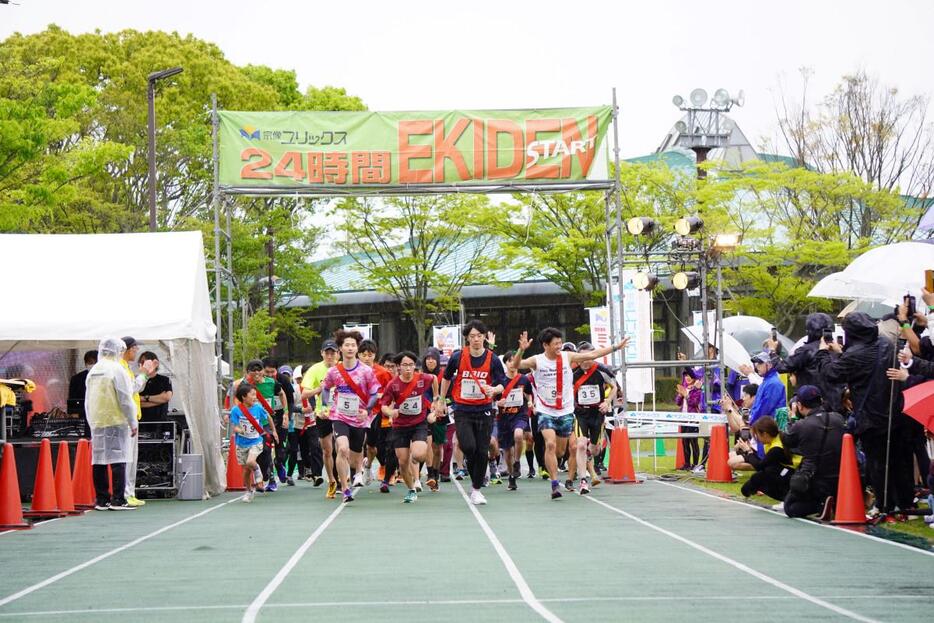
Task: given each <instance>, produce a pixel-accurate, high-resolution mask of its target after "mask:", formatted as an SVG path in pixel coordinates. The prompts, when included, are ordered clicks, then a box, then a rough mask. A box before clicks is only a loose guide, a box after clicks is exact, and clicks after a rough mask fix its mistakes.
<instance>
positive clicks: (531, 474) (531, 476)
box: [526, 469, 535, 478]
mask: <svg viewBox="0 0 934 623" xmlns="http://www.w3.org/2000/svg"><path fill="white" fill-rule="evenodd" d="M526 478H535V470H534V469H530V470H529V475H528V476H526Z"/></svg>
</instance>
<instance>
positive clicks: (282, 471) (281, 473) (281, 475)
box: [276, 466, 286, 484]
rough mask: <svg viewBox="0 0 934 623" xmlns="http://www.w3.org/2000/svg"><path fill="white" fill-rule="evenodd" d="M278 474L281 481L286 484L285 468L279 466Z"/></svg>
mask: <svg viewBox="0 0 934 623" xmlns="http://www.w3.org/2000/svg"><path fill="white" fill-rule="evenodd" d="M276 475H277V476H278V477H279V482H281V483H282V484H285V481H286V475H285V468H284V467H281V466H280V467H277V468H276Z"/></svg>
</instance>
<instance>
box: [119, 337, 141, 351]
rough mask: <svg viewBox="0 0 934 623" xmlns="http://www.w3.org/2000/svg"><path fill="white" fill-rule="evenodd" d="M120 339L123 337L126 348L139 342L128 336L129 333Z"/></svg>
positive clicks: (128, 348)
mask: <svg viewBox="0 0 934 623" xmlns="http://www.w3.org/2000/svg"><path fill="white" fill-rule="evenodd" d="M122 339H123V343H124V344H126V349H127V350H130V349H131V348H133V347H134V346H137V345H138V344H139V342H137V341H136V338H134V337H130V336H129V335H128V336H126V337H124V338H122Z"/></svg>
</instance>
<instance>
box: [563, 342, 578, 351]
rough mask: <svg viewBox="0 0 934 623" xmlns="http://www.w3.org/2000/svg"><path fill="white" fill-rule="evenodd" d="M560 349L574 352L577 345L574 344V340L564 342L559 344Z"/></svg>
mask: <svg viewBox="0 0 934 623" xmlns="http://www.w3.org/2000/svg"><path fill="white" fill-rule="evenodd" d="M561 350H562V351H569V352H572V353H576V352H577V346H575V345H574V342H565V343H564V344H562V345H561Z"/></svg>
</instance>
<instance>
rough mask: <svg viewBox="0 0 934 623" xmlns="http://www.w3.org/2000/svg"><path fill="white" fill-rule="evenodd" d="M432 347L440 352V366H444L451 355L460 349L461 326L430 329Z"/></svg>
mask: <svg viewBox="0 0 934 623" xmlns="http://www.w3.org/2000/svg"><path fill="white" fill-rule="evenodd" d="M431 332H432V341H431V343H432V346H434V347H435V348H437V349H438V350H440V351H441V365H446V364H447V362H448V359H450V358H451V353H453V352H454V351H455V350H457V349H459V348H460V347H461V326H460V325H459V324H455V325H449V326H446V327H432V329H431Z"/></svg>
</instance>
